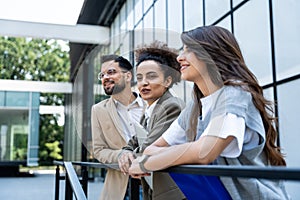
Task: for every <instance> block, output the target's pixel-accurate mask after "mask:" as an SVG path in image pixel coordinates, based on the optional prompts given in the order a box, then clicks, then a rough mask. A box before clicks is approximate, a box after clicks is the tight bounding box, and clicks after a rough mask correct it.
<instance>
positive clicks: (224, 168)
mask: <svg viewBox="0 0 300 200" xmlns="http://www.w3.org/2000/svg"><path fill="white" fill-rule="evenodd" d="M65 163H66V162H64V165H65ZM67 163H68V166H69V168H73V166H72V165H79V166H82V167H92V168H111V169H118V167H119V166H118V164H117V163H112V164H104V163H98V162H79V161H75V162H67ZM54 164H57V165H61V164H62V163H61V162H57V161H56V162H54ZM73 171H74V169H73ZM159 171H161V172H174V173H184V174H199V175H206V176H229V177H244V178H263V179H273V180H275V179H277V180H278V179H280V180H292V181H300V168H296V167H283V166H270V167H259V166H228V165H179V166H174V167H170V168H167V169H164V170H159ZM74 174H75V175H76V173H75V171H74ZM86 184H87V182H86ZM86 187H87V185H86ZM131 193H133V194H130V195H132V196H133V197H134V198H130V199H138V197H137V196H138V194H135V193H137V191H136V190H132V191H131Z"/></svg>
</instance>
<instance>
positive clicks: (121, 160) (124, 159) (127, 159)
mask: <svg viewBox="0 0 300 200" xmlns="http://www.w3.org/2000/svg"><path fill="white" fill-rule="evenodd" d="M133 160H134V156H133V153H132V152H131V151H128V150H124V151H122V153H121V154H120V155H119V157H118V164H119V168H120V170H121V172H123V173H124V174H128V169H129V167H130V165H131V163H132V161H133Z"/></svg>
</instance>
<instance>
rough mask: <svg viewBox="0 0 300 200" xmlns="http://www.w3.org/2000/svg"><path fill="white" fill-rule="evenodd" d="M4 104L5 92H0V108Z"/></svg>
mask: <svg viewBox="0 0 300 200" xmlns="http://www.w3.org/2000/svg"><path fill="white" fill-rule="evenodd" d="M4 102H5V92H3V91H0V106H5V105H4Z"/></svg>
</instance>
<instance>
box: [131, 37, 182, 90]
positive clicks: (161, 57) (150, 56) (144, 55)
mask: <svg viewBox="0 0 300 200" xmlns="http://www.w3.org/2000/svg"><path fill="white" fill-rule="evenodd" d="M177 56H178V50H176V49H173V48H170V47H168V45H167V44H166V43H163V42H160V41H157V40H156V41H154V42H153V43H151V44H149V45H143V46H138V48H137V49H136V50H135V60H136V63H137V64H136V67H138V66H139V65H140V64H141V62H143V61H146V60H153V61H155V62H156V63H157V64H158V65H159V66H160V68H161V70H162V71H163V73H164V77H165V78H167V77H168V76H171V77H172V83H171V85H170V86H169V87H170V88H171V87H172V86H173V84H174V83H175V84H176V83H178V82H180V80H181V79H180V77H181V74H180V65H179V63H178V62H177V60H176V58H177Z"/></svg>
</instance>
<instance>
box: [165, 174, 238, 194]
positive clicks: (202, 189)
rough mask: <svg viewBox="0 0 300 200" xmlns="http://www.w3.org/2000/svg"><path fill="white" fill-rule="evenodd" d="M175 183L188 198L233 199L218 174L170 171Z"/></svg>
mask: <svg viewBox="0 0 300 200" xmlns="http://www.w3.org/2000/svg"><path fill="white" fill-rule="evenodd" d="M170 176H171V177H172V178H173V180H174V181H175V183H176V184H177V185H178V187H179V188H180V189H181V191H182V192H183V193H184V195H185V196H186V197H187V199H188V200H202V199H204V200H205V199H208V200H214V199H216V200H227V199H228V200H229V199H232V198H231V197H230V195H229V193H228V192H227V190H226V188H225V187H224V185H223V183H222V182H221V181H220V179H219V177H216V176H202V175H195V174H178V173H173V172H172V173H170Z"/></svg>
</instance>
